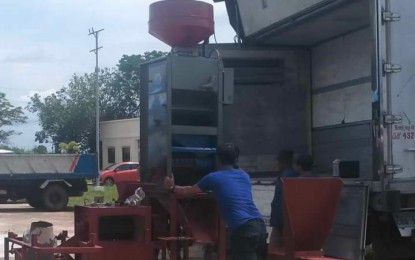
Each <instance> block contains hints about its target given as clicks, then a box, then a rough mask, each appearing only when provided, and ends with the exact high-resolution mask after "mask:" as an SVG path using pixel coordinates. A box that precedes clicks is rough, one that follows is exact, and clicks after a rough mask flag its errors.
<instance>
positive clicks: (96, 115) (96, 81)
mask: <svg viewBox="0 0 415 260" xmlns="http://www.w3.org/2000/svg"><path fill="white" fill-rule="evenodd" d="M103 30H104V29H101V30H98V31H95V30H94V28H91V29H89V34H88V35H93V36H94V37H95V49H92V50H90V51H89V52H93V53H95V131H96V135H95V138H96V140H95V141H96V147H95V150H96V155H97V169H98V171H99V168H100V163H99V162H100V152H99V67H98V52H99V50H100V49H102V46H101V47H99V45H98V36H99V33H100V32H102V31H103ZM99 184H100V183H99V176H98V178H97V180H96V186H99Z"/></svg>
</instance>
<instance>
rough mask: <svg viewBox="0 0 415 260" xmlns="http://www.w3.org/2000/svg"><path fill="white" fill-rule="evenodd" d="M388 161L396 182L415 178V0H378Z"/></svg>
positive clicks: (387, 168)
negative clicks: (414, 27)
mask: <svg viewBox="0 0 415 260" xmlns="http://www.w3.org/2000/svg"><path fill="white" fill-rule="evenodd" d="M377 10H378V41H379V42H378V46H379V60H378V65H379V74H381V76H380V77H379V78H380V84H381V86H382V87H381V88H380V101H381V106H382V107H383V109H382V110H381V111H383V113H384V126H385V132H386V133H387V134H386V135H384V140H385V142H384V151H385V154H384V155H385V156H384V161H385V164H386V168H385V169H386V173H387V174H388V173H389V174H392V175H393V181H394V182H399V181H403V180H407V179H415V102H414V97H415V47H414V43H415V30H414V29H413V26H414V24H415V15H414V14H415V13H414V10H415V1H413V0H380V1H379V2H378V9H377Z"/></svg>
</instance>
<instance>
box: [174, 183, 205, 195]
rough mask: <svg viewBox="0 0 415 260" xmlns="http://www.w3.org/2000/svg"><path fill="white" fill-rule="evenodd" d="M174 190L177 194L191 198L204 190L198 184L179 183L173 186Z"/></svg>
mask: <svg viewBox="0 0 415 260" xmlns="http://www.w3.org/2000/svg"><path fill="white" fill-rule="evenodd" d="M173 192H174V193H175V194H177V195H179V196H180V197H184V198H191V197H193V196H194V195H196V194H197V193H201V192H202V190H201V189H200V188H199V187H198V186H197V185H193V186H178V185H175V186H174V187H173Z"/></svg>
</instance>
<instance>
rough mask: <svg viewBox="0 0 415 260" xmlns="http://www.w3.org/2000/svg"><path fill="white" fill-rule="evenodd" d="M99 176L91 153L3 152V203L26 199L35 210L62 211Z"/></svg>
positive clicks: (0, 174)
mask: <svg viewBox="0 0 415 260" xmlns="http://www.w3.org/2000/svg"><path fill="white" fill-rule="evenodd" d="M97 176H98V169H97V163H96V156H95V155H91V154H81V155H80V154H42V155H25V154H22V155H20V154H2V155H0V203H1V202H2V203H5V202H7V201H8V200H12V201H16V200H20V199H26V201H27V202H28V203H29V205H30V206H32V207H34V208H36V209H43V210H49V211H60V210H63V209H64V208H66V206H67V204H68V198H69V197H77V196H82V195H83V193H84V192H85V191H87V183H86V180H87V179H93V178H96V177H97Z"/></svg>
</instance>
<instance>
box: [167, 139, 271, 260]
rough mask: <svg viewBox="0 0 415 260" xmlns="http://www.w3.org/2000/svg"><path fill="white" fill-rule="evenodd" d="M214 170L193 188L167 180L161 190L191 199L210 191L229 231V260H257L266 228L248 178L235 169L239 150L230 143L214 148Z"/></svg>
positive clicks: (262, 250)
mask: <svg viewBox="0 0 415 260" xmlns="http://www.w3.org/2000/svg"><path fill="white" fill-rule="evenodd" d="M216 154H217V159H218V160H217V161H218V166H219V167H218V169H219V170H218V171H216V172H212V173H210V174H208V175H206V176H205V177H203V178H202V179H201V180H200V181H199V182H198V183H197V184H195V185H193V186H177V185H174V180H173V179H172V178H170V177H167V178H166V179H165V182H164V187H165V188H166V189H168V190H170V191H171V192H174V193H179V194H181V195H182V196H187V197H191V196H192V195H195V194H196V193H200V192H203V191H212V193H213V195H214V196H215V200H216V202H217V203H218V206H219V209H220V212H221V214H222V216H223V217H224V219H225V221H226V223H227V225H228V229H229V231H231V232H232V233H231V239H230V243H231V245H230V247H231V255H232V259H233V260H261V259H265V254H266V238H267V234H266V227H265V223H264V221H263V219H262V215H261V214H260V213H259V211H258V209H257V207H256V206H255V204H254V201H253V198H252V186H251V180H250V177H249V175H248V174H247V173H246V172H244V171H243V170H240V169H238V167H237V166H236V164H237V161H238V157H239V149H238V148H237V147H236V146H235V145H233V144H230V143H227V144H223V145H220V146H218V147H217V150H216Z"/></svg>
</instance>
